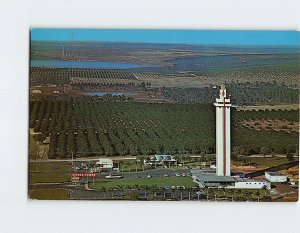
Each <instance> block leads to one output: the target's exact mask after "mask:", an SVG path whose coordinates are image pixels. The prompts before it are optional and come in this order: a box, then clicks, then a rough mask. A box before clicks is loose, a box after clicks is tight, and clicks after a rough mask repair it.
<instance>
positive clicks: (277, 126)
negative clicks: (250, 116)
mask: <svg viewBox="0 0 300 233" xmlns="http://www.w3.org/2000/svg"><path fill="white" fill-rule="evenodd" d="M241 124H242V125H243V126H245V127H247V128H249V129H252V130H253V129H254V130H258V131H261V130H269V131H271V130H274V131H284V132H287V133H292V132H297V133H299V122H295V121H287V120H278V119H276V120H265V119H260V120H242V122H241Z"/></svg>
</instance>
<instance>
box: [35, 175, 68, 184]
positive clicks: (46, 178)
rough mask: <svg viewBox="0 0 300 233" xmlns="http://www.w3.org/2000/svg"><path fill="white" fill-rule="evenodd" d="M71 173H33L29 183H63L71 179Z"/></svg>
mask: <svg viewBox="0 0 300 233" xmlns="http://www.w3.org/2000/svg"><path fill="white" fill-rule="evenodd" d="M70 179H71V178H70V174H63V173H62V174H57V173H31V174H29V183H30V184H34V183H62V182H68V181H70Z"/></svg>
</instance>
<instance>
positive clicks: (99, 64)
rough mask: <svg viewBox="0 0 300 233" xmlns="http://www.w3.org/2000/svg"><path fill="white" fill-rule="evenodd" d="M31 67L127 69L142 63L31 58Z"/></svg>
mask: <svg viewBox="0 0 300 233" xmlns="http://www.w3.org/2000/svg"><path fill="white" fill-rule="evenodd" d="M30 65H31V66H32V67H52V68H94V69H129V68H140V67H143V66H142V65H138V64H129V63H117V62H104V61H60V60H32V61H31V62H30Z"/></svg>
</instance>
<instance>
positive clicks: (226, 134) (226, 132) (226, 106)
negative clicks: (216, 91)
mask: <svg viewBox="0 0 300 233" xmlns="http://www.w3.org/2000/svg"><path fill="white" fill-rule="evenodd" d="M226 97H227V93H226V88H225V86H224V85H222V86H221V89H220V96H219V98H216V102H215V103H214V105H215V106H216V160H217V164H216V166H217V175H218V176H230V151H231V150H230V107H231V103H230V99H229V98H226Z"/></svg>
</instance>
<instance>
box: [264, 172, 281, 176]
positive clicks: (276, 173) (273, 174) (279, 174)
mask: <svg viewBox="0 0 300 233" xmlns="http://www.w3.org/2000/svg"><path fill="white" fill-rule="evenodd" d="M266 173H267V174H269V175H270V176H285V175H282V174H281V173H279V172H266Z"/></svg>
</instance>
